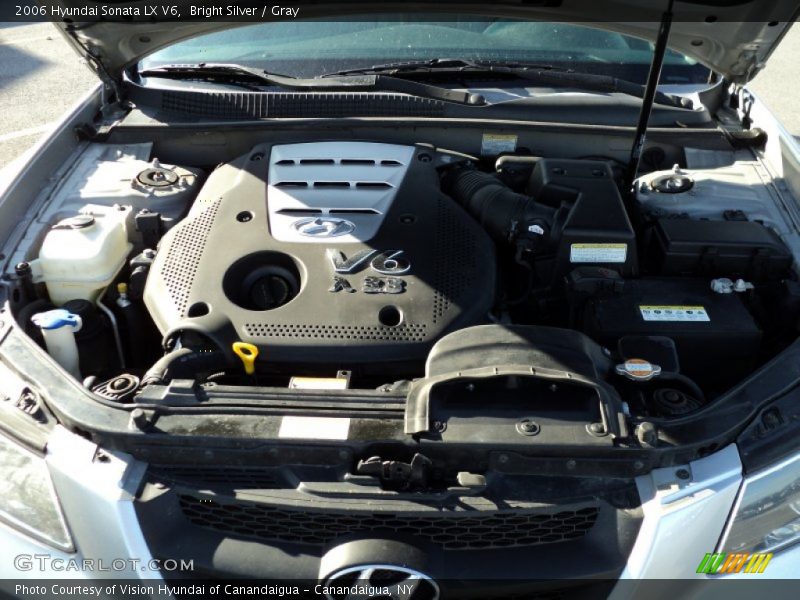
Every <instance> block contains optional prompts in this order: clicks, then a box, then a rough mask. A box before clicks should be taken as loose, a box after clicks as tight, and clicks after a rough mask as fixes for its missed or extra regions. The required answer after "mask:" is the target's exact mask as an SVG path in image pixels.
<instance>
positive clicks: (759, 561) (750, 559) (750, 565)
mask: <svg viewBox="0 0 800 600" xmlns="http://www.w3.org/2000/svg"><path fill="white" fill-rule="evenodd" d="M770 560H772V553H766V552H755V553H753V554H751V553H749V552H742V553H738V554H728V553H725V552H719V553H716V554H712V553H710V552H709V553H707V554H706V555H705V556H704V557H703V560H701V561H700V565H699V566H698V567H697V571H696V572H697V573H708V574H709V575H725V574H728V573H749V574H752V575H756V574H760V573H763V572H764V570H765V569H766V568H767V565H768V564H769V561H770Z"/></svg>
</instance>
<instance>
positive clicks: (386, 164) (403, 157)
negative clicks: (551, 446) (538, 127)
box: [145, 142, 495, 365]
mask: <svg viewBox="0 0 800 600" xmlns="http://www.w3.org/2000/svg"><path fill="white" fill-rule="evenodd" d="M443 160H447V157H446V156H445V155H440V154H437V153H436V152H434V151H432V150H431V149H429V148H425V147H408V146H395V145H389V144H378V143H362V142H322V143H307V144H291V145H280V146H278V145H276V146H270V145H261V146H257V147H256V148H254V149H253V150H252V151H251V152H250V153H249V154H248V155H246V156H244V157H241V158H240V159H238V160H237V161H235V162H233V163H231V164H229V165H225V166H223V167H220V168H219V169H217V170H216V171H215V172H214V174H212V176H211V177H210V178H209V180H208V182H207V183H206V185H205V186H204V188H203V190H202V191H201V192H200V195H199V197H198V199H197V200H196V202H195V204H194V206H193V207H192V210H191V211H190V213H189V215H188V216H187V218H186V219H184V220H183V221H182V222H181V223H179V224H178V225H176V226H175V227H173V228H172V229H171V230H170V231H169V232H168V233H167V234H166V235H165V236H164V238H163V239H162V241H161V243H160V246H159V250H158V254H157V256H156V259H155V261H154V263H153V266H152V269H151V271H150V275H149V277H148V281H147V286H146V289H145V302H146V304H147V307H148V309H149V311H150V313H151V315H152V317H153V319H154V321H155V323H156V324H157V326H158V327H159V329H160V330H161V332H162V333H163V334H165V335H166V336H171V335H173V334H175V333H177V332H180V331H186V330H191V331H196V332H200V333H202V334H204V335H206V336H207V337H209V338H210V339H211V340H213V341H214V342H215V343H216V344H217V345H218V346H219V347H221V348H223V349H225V350H228V351H230V348H231V345H232V344H233V343H234V342H237V341H244V342H249V343H252V344H255V345H257V346H259V348H260V350H261V352H260V360H265V361H270V362H273V363H288V362H291V363H299V364H314V363H316V364H319V363H329V364H335V365H345V364H347V363H351V364H352V363H354V362H370V363H374V362H381V361H417V360H424V359H425V357H426V355H427V352H428V350H429V349H430V347H431V345H432V344H433V343H434V342H435V341H436V340H438V339H439V338H440V337H441V336H442V335H444V334H445V333H447V332H450V331H453V330H455V329H458V328H461V327H465V326H469V325H473V324H476V323H480V322H483V321H484V320H485V317H486V313H487V311H488V310H489V309H490V308H491V306H492V302H493V299H494V295H495V259H494V246H493V244H492V242H491V241H490V239H489V238H488V236H487V234H486V233H485V232H484V231H483V229H482V228H481V227H480V226H479V225H478V224H477V223H476V222H475V221H474V220H473V219H472V218H471V217H470V216H469V215H467V214H466V213H465V212H464V211H463V210H462V209H461V208H460V207H459V206H458V205H457V204H456V203H455V202H454V201H453V200H452V199H450V198H449V197H447V196H446V195H444V194H443V193H442V192H441V191H440V188H439V177H438V174H437V171H436V167H437V166H439V165H441V164H442V161H443Z"/></svg>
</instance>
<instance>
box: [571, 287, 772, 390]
mask: <svg viewBox="0 0 800 600" xmlns="http://www.w3.org/2000/svg"><path fill="white" fill-rule="evenodd" d="M584 316H585V320H584V325H585V329H586V333H588V334H589V335H590V336H592V337H593V338H595V339H596V340H597V341H598V342H600V343H601V344H603V345H605V346H607V347H609V348H616V347H617V343H618V341H619V339H620V338H622V337H624V336H630V335H637V336H664V337H668V338H671V339H672V340H673V341H674V342H675V346H676V348H677V351H678V356H679V360H680V365H681V372H682V373H684V374H685V375H688V376H689V377H691V378H692V379H694V380H695V381H697V382H699V383H701V384H703V385H708V386H711V387H714V388H717V389H718V388H721V387H727V386H730V385H732V384H734V383H736V381H738V380H740V379H741V378H742V376H743V375H744V374H746V373H747V372H749V371H750V370H752V369H753V367H754V366H755V362H756V358H757V355H758V350H759V345H760V343H761V330H760V329H759V327H758V325H757V324H756V322H755V320H754V319H753V317H752V315H751V314H750V312H749V311H748V309H747V307H746V305H745V303H744V301H743V298H742V296H741V295H739V294H717V293H715V292H713V291H712V290H711V288H710V285H709V282H708V280H706V279H701V280H694V279H692V280H685V279H680V280H679V279H640V280H630V281H626V282H625V285H624V287H623V289H622V291H621V292H620V293H617V294H614V295H608V296H604V297H602V298H594V299H592V300H590V301H589V302H588V303H587V305H586V312H585V315H584Z"/></svg>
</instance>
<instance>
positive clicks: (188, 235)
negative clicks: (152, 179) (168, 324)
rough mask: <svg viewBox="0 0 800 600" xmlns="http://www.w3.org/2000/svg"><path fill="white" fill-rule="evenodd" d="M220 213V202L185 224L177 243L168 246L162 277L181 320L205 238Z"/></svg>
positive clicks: (179, 230)
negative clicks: (218, 212)
mask: <svg viewBox="0 0 800 600" xmlns="http://www.w3.org/2000/svg"><path fill="white" fill-rule="evenodd" d="M218 209H219V201H217V202H215V203H214V204H212V205H211V206H209V207H208V208H207V209H206V210H204V211H203V212H202V213H200V215H198V216H197V217H195V218H194V219H192V220H191V221H187V222H185V223H182V224H181V225H179V226H178V227H179V228H180V229H178V230H177V233H176V234H175V239H174V240H172V243H171V244H170V245H169V251H168V252H167V256H166V258H165V259H164V268H163V270H162V277H163V278H164V285H165V286H166V288H167V290H168V291H169V295H170V298H172V301H173V302H174V303H175V308H176V309H177V311H178V314H179V315H180V316H182V317H183V316H186V309H187V304H188V301H189V294H190V293H191V291H192V284H193V283H194V278H195V275H196V274H197V267H198V266H199V265H200V258H201V257H202V256H203V251H204V250H205V247H206V238H207V237H208V232H209V231H211V226H212V225H213V224H214V219H215V218H216V216H217V211H218Z"/></svg>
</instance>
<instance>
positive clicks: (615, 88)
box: [321, 58, 690, 108]
mask: <svg viewBox="0 0 800 600" xmlns="http://www.w3.org/2000/svg"><path fill="white" fill-rule="evenodd" d="M448 71H453V72H455V73H459V74H470V73H505V74H507V75H511V76H514V77H519V78H520V79H525V80H528V81H533V82H536V83H540V84H544V85H554V86H558V87H574V88H577V89H581V90H586V91H591V92H603V93H620V94H625V95H626V96H632V97H634V98H640V99H644V97H645V86H643V85H640V84H638V83H634V82H632V81H627V80H625V79H619V78H617V77H611V76H609V75H596V74H593V73H582V72H580V71H575V70H573V69H566V68H562V67H556V66H554V65H547V64H537V63H532V62H525V61H503V60H463V59H460V58H432V59H430V60H422V61H413V62H396V63H387V64H382V65H373V66H372V67H364V68H354V69H346V70H344V71H336V72H334V73H326V74H325V75H321V77H336V76H341V75H350V74H355V73H364V74H366V73H388V74H391V75H393V76H397V77H403V76H405V75H415V74H420V73H435V72H448ZM655 102H656V103H657V104H663V105H666V106H674V107H677V108H690V105H689V104H688V103H687V100H686V99H685V98H681V97H680V96H673V95H671V94H665V93H663V92H657V93H656V96H655Z"/></svg>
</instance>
